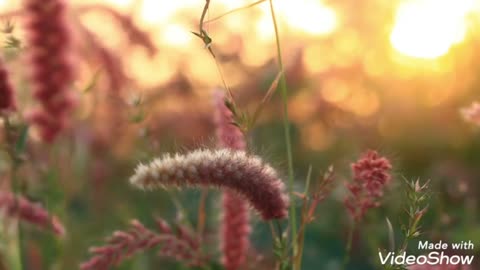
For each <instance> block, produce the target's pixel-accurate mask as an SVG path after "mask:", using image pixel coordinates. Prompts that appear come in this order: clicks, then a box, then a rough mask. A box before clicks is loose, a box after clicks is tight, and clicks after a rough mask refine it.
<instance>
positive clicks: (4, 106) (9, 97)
mask: <svg viewBox="0 0 480 270" xmlns="http://www.w3.org/2000/svg"><path fill="white" fill-rule="evenodd" d="M15 108H16V104H15V93H14V91H13V87H12V84H11V83H10V80H9V77H8V72H7V69H6V68H5V65H4V63H3V61H2V59H0V112H2V111H12V110H15Z"/></svg>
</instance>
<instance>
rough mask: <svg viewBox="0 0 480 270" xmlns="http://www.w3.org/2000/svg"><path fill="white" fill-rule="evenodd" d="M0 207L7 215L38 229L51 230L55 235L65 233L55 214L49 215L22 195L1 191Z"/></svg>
mask: <svg viewBox="0 0 480 270" xmlns="http://www.w3.org/2000/svg"><path fill="white" fill-rule="evenodd" d="M0 209H1V210H2V211H3V213H4V214H5V215H6V216H7V217H10V218H18V219H19V220H20V221H21V222H26V223H30V224H32V225H33V226H35V227H38V228H40V229H45V230H51V231H53V232H54V233H55V234H56V235H60V236H63V235H65V229H64V227H63V225H62V223H61V222H60V220H59V219H58V218H57V217H56V216H51V215H50V214H49V213H48V212H47V211H46V210H45V209H43V208H42V207H40V206H39V205H37V204H34V203H32V202H30V201H28V200H27V199H25V198H23V197H15V195H14V194H13V193H9V192H5V191H1V192H0Z"/></svg>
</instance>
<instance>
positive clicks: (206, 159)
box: [130, 149, 288, 220]
mask: <svg viewBox="0 0 480 270" xmlns="http://www.w3.org/2000/svg"><path fill="white" fill-rule="evenodd" d="M130 182H131V183H132V184H133V185H135V186H137V187H139V188H143V189H153V188H160V187H164V186H177V187H189V186H193V187H199V186H204V187H218V188H222V189H228V190H231V191H234V192H236V193H237V194H239V195H241V196H243V197H244V198H245V199H247V200H248V201H249V202H250V204H251V205H252V206H253V207H254V208H255V209H256V210H257V211H258V212H259V213H260V214H261V216H262V217H263V219H265V220H269V219H277V218H285V217H286V215H287V213H288V196H287V195H286V194H285V193H284V189H285V186H284V184H283V182H282V181H281V180H280V178H278V176H277V173H276V171H275V170H274V169H273V168H272V167H270V166H269V165H267V164H265V163H264V162H263V161H262V160H261V159H260V158H259V157H256V156H250V155H247V153H245V152H244V151H235V150H230V149H220V150H196V151H193V152H190V153H187V154H186V155H179V154H177V155H175V156H174V157H172V156H170V155H165V156H164V157H163V158H161V159H155V160H153V161H152V162H151V163H150V164H148V165H143V164H140V165H139V166H138V167H137V169H136V170H135V175H133V176H132V177H131V178H130Z"/></svg>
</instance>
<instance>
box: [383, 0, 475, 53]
mask: <svg viewBox="0 0 480 270" xmlns="http://www.w3.org/2000/svg"><path fill="white" fill-rule="evenodd" d="M473 4H474V0H412V1H407V2H404V3H402V4H401V5H400V7H399V8H398V10H397V14H396V18H395V24H394V27H393V31H392V33H391V36H390V41H391V43H392V45H393V47H394V48H395V49H396V50H397V51H399V52H400V53H402V54H405V55H408V56H411V57H415V58H425V59H433V58H437V57H439V56H442V55H445V54H446V53H448V51H449V50H450V48H451V46H452V45H454V44H457V43H459V42H461V41H462V40H463V39H464V38H465V34H466V31H467V25H466V16H467V14H468V12H469V11H470V10H472V8H473Z"/></svg>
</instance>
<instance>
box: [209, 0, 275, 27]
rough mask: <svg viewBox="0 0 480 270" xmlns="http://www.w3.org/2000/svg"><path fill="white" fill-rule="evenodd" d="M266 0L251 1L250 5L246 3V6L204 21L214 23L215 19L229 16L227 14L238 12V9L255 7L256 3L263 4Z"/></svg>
mask: <svg viewBox="0 0 480 270" xmlns="http://www.w3.org/2000/svg"><path fill="white" fill-rule="evenodd" d="M265 1H266V0H259V1H256V2H253V3H251V4H248V5H246V6H243V7H239V8H235V9H232V10H230V11H227V12H226V13H223V14H222V15H219V16H217V17H215V18H213V19H210V20H208V21H205V22H203V23H204V24H209V23H212V22H214V21H217V20H220V19H221V18H223V17H225V16H227V15H230V14H232V13H235V12H237V11H241V10H244V9H248V8H251V7H254V6H256V5H258V4H261V3H263V2H265Z"/></svg>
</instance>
